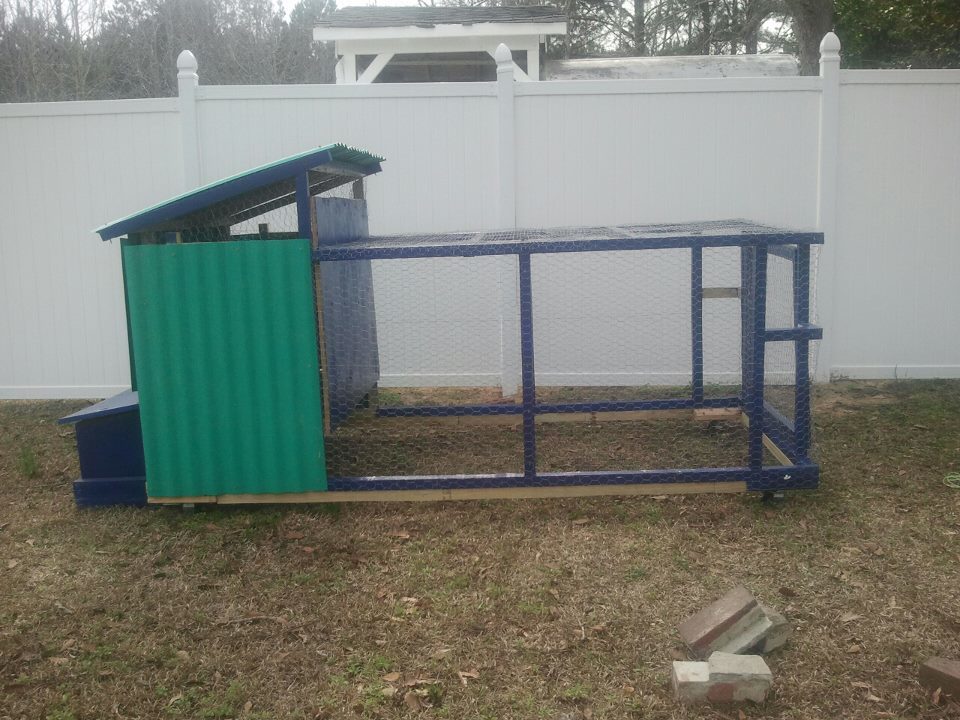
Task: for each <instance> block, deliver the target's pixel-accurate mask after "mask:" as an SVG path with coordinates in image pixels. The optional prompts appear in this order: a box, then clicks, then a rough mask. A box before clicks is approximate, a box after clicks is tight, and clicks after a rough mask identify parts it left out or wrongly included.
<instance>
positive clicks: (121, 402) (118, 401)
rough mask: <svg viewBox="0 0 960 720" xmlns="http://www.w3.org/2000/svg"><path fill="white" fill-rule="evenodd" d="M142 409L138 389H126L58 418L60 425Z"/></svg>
mask: <svg viewBox="0 0 960 720" xmlns="http://www.w3.org/2000/svg"><path fill="white" fill-rule="evenodd" d="M139 409H140V396H139V395H138V394H137V391H136V390H124V391H123V392H122V393H119V394H117V395H114V396H113V397H110V398H107V399H106V400H101V401H100V402H98V403H97V404H96V405H91V406H90V407H85V408H84V409H83V410H78V411H77V412H75V413H73V414H72V415H67V416H66V417H62V418H60V419H59V420H57V423H59V424H60V425H70V424H72V423H77V422H80V421H82V420H90V419H91V418H98V417H105V416H106V415H118V414H120V413H125V412H132V411H134V410H139Z"/></svg>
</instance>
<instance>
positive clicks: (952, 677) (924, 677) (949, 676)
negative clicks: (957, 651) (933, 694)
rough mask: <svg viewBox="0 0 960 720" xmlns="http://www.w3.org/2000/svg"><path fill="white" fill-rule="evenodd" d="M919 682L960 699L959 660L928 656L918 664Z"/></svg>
mask: <svg viewBox="0 0 960 720" xmlns="http://www.w3.org/2000/svg"><path fill="white" fill-rule="evenodd" d="M920 684H921V685H923V686H924V687H926V688H929V689H930V690H937V689H938V688H939V689H940V691H941V692H942V693H943V694H944V695H950V696H951V697H953V698H954V699H957V700H960V660H947V659H946V658H939V657H934V658H930V659H929V660H927V661H926V662H925V663H924V664H923V665H921V666H920Z"/></svg>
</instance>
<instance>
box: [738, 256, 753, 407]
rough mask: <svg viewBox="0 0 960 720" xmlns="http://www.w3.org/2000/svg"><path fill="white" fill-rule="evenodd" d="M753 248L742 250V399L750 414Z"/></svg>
mask: <svg viewBox="0 0 960 720" xmlns="http://www.w3.org/2000/svg"><path fill="white" fill-rule="evenodd" d="M753 285H754V283H753V248H752V247H749V246H744V247H741V248H740V397H741V399H742V401H743V409H744V411H746V412H747V413H748V414H749V411H750V408H749V407H748V405H747V403H748V402H749V399H750V382H751V377H750V362H751V361H750V358H751V357H752V354H751V353H752V352H753V350H752V348H753V343H752V342H751V340H752V335H751V333H752V331H753V326H752V324H751V320H750V318H751V317H752V316H753V304H752V301H753Z"/></svg>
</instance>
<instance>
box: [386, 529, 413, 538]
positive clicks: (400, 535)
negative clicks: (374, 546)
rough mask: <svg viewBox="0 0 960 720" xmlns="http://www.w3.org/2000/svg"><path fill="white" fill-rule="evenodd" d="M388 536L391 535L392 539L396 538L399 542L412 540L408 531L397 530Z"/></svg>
mask: <svg viewBox="0 0 960 720" xmlns="http://www.w3.org/2000/svg"><path fill="white" fill-rule="evenodd" d="M387 535H389V536H390V537H395V538H397V539H398V540H409V539H410V533H408V532H407V531H406V530H395V531H394V532H389V533H387Z"/></svg>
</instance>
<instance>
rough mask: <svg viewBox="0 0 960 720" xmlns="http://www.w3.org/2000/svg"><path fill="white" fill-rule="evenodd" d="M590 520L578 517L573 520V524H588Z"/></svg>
mask: <svg viewBox="0 0 960 720" xmlns="http://www.w3.org/2000/svg"><path fill="white" fill-rule="evenodd" d="M588 522H590V518H577V519H576V520H574V521H573V524H574V525H586V524H587V523H588Z"/></svg>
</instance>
